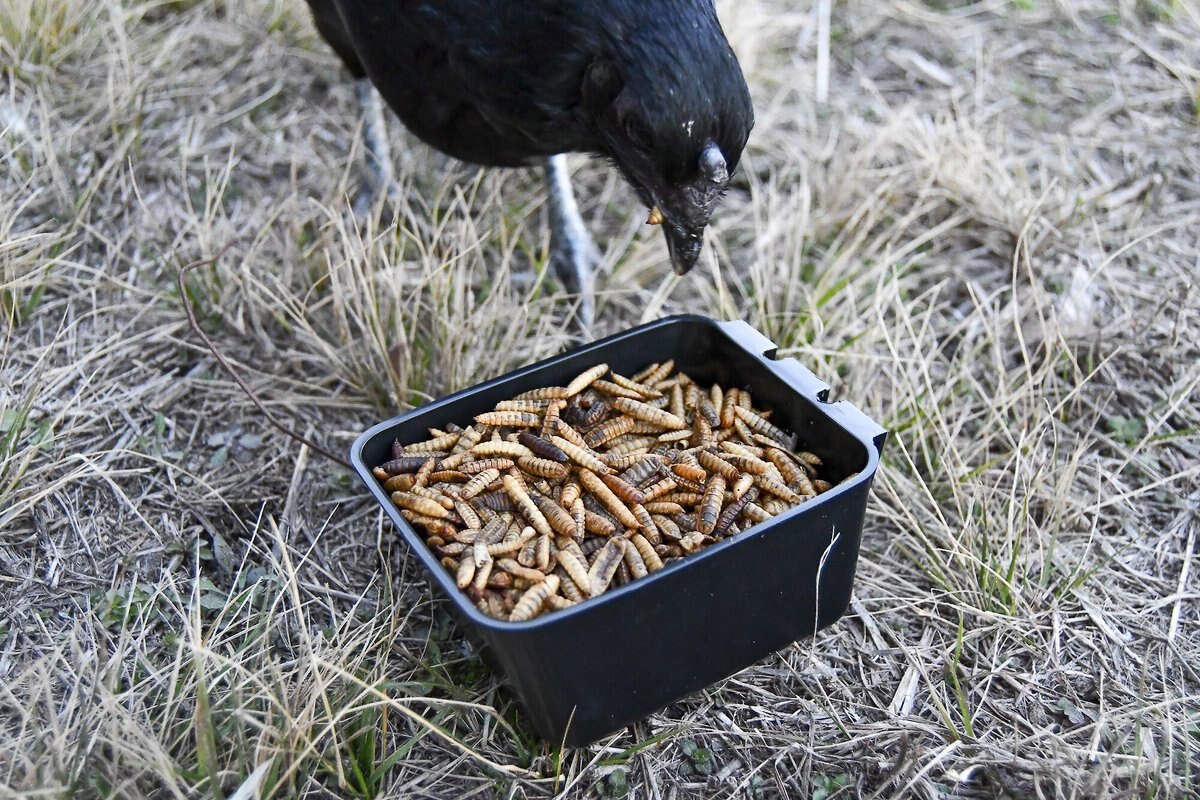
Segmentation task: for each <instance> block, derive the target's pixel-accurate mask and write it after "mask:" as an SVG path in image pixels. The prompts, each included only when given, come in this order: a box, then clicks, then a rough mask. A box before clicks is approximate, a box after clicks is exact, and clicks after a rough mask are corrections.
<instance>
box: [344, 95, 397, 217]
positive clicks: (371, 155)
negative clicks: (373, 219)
mask: <svg viewBox="0 0 1200 800" xmlns="http://www.w3.org/2000/svg"><path fill="white" fill-rule="evenodd" d="M354 93H355V94H356V95H357V96H358V103H359V105H360V106H361V107H362V112H363V129H362V136H363V150H364V153H363V179H362V184H361V185H360V186H359V189H358V192H357V193H356V194H355V195H354V200H353V201H352V207H353V209H354V214H355V216H358V217H364V216H366V215H367V214H368V213H370V211H371V208H372V207H373V206H374V205H375V200H376V199H377V198H378V197H379V196H380V195H383V196H384V197H386V198H388V199H389V200H396V199H397V198H399V197H400V185H399V184H398V183H396V172H395V169H394V167H393V165H392V150H391V146H390V145H389V144H388V138H387V123H386V122H385V121H384V117H383V98H381V97H380V96H379V92H377V91H375V87H374V86H373V85H372V84H371V81H370V80H368V79H367V78H360V79H359V81H358V83H356V84H355V86H354Z"/></svg>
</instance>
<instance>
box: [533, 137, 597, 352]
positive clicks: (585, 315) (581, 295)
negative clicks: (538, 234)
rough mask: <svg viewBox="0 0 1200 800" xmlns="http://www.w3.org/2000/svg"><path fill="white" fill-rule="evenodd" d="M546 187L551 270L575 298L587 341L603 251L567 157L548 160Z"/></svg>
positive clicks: (577, 317) (578, 323) (578, 322)
mask: <svg viewBox="0 0 1200 800" xmlns="http://www.w3.org/2000/svg"><path fill="white" fill-rule="evenodd" d="M546 183H547V184H548V187H549V190H550V266H551V267H553V269H554V272H555V274H557V275H558V279H559V281H561V282H562V285H563V288H565V289H566V290H567V291H568V292H569V293H570V294H572V295H574V296H575V313H574V323H575V327H576V328H577V329H578V330H579V332H580V333H581V334H582V335H583V336H585V337H586V336H587V335H588V334H589V333H590V331H591V329H592V323H593V322H594V321H595V313H596V301H595V288H594V287H595V283H594V273H595V270H596V267H597V265H599V263H600V259H601V255H600V251H599V250H598V249H596V245H595V243H594V242H593V241H592V237H591V235H589V234H588V232H587V228H585V227H584V225H583V219H582V218H581V217H580V216H579V206H577V205H576V204H575V193H574V191H572V189H571V176H570V175H568V174H567V157H566V156H565V155H561V154H560V155H556V156H551V157H550V158H548V159H546Z"/></svg>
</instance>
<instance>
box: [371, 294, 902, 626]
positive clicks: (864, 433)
mask: <svg viewBox="0 0 1200 800" xmlns="http://www.w3.org/2000/svg"><path fill="white" fill-rule="evenodd" d="M679 322H693V323H701V324H705V325H708V326H710V327H713V328H716V329H717V331H718V332H720V333H721V334H723V335H725V336H726V337H727V338H729V339H731V340H732V341H733V342H734V343H735V344H737V345H739V346H741V347H742V348H743V349H744V350H746V352H748V353H749V354H750V355H751V356H753V357H755V358H757V359H758V360H760V361H762V362H764V363H765V364H766V365H767V367H768V368H769V369H770V370H771V371H772V372H773V373H774V374H775V375H776V376H777V377H779V378H780V379H781V380H783V381H784V382H785V383H787V384H788V385H789V386H790V387H791V388H792V389H794V390H796V391H797V392H798V393H800V394H801V395H802V396H804V397H805V398H806V399H808V400H809V401H811V402H812V403H813V405H814V406H815V407H816V408H818V409H819V410H821V411H822V412H823V413H825V414H826V415H827V416H829V417H831V418H832V419H833V421H834V422H835V423H837V424H838V426H839V427H841V428H842V429H843V430H844V431H845V432H846V433H848V434H849V435H850V436H851V437H853V438H854V439H855V440H856V441H858V442H859V443H860V444H861V445H862V446H863V448H864V449H865V450H866V453H867V463H866V465H865V466H864V467H863V468H862V469H861V470H860V471H859V472H858V474H856V475H854V476H853V477H852V478H850V479H849V480H845V481H843V482H842V483H839V484H838V485H836V486H834V487H833V488H832V489H830V490H829V491H827V492H824V493H822V494H820V495H818V496H816V497H815V498H813V499H812V500H808V501H806V502H804V503H801V504H799V505H796V506H793V507H792V508H790V509H788V510H787V511H785V512H784V513H782V514H780V515H778V516H776V517H772V518H771V519H770V520H768V521H767V522H762V523H759V524H757V525H754V526H752V527H751V528H749V529H747V531H745V532H744V533H742V534H739V535H738V536H736V537H734V538H731V539H725V540H723V541H721V542H718V543H717V544H714V545H710V546H708V547H705V548H704V549H703V550H701V551H700V552H698V553H694V554H692V555H690V556H688V557H686V558H683V559H680V560H679V561H676V562H674V563H672V564H669V565H667V566H665V567H664V568H663V569H661V570H659V571H657V572H654V573H651V574H649V575H647V576H646V577H644V578H641V579H639V580H637V581H633V582H631V583H627V584H625V585H624V586H619V587H617V588H616V589H612V590H610V591H607V592H605V593H604V594H602V595H601V596H599V597H591V598H588V599H587V600H584V601H582V602H580V603H578V604H576V605H574V606H571V607H570V608H566V609H563V610H560V611H556V612H554V613H553V614H544V615H542V616H539V617H535V618H534V619H531V620H526V621H524V622H510V621H508V620H501V619H496V618H494V617H491V616H488V615H487V614H484V613H483V612H482V611H480V610H479V609H478V608H477V607H476V606H475V604H474V603H471V602H469V601H468V600H467V598H466V596H465V595H464V594H463V593H462V591H461V590H460V589H459V588H458V587H457V586H456V585H455V583H454V581H453V580H452V576H450V574H449V573H448V572H446V570H445V569H444V568H443V567H442V565H441V563H440V562H439V561H438V560H437V559H436V558H435V557H434V554H433V552H432V551H431V550H430V549H429V548H428V547H427V546H425V542H424V538H423V537H422V536H421V535H420V533H418V531H417V530H416V528H414V527H413V526H412V524H411V523H409V521H408V520H406V519H404V517H402V516H400V514H399V512H398V511H397V510H396V508H395V506H394V505H393V504H392V501H391V498H390V497H388V495H387V493H386V492H385V491H384V490H383V486H382V484H380V482H379V481H378V479H376V478H375V476H374V474H372V472H371V467H370V466H368V465H367V464H366V463H365V462H364V461H363V457H362V451H363V448H364V447H365V446H366V444H367V442H368V441H370V440H371V439H373V438H375V437H376V436H378V435H379V434H380V433H382V432H384V431H386V430H388V429H390V428H393V427H395V426H396V425H399V424H400V423H402V422H405V421H407V420H409V419H411V418H414V417H418V416H422V415H424V414H427V413H429V412H430V411H432V410H434V409H436V408H440V407H443V406H447V405H451V404H453V403H456V402H458V401H459V400H461V399H463V398H464V397H466V396H468V395H472V394H475V393H476V392H479V391H483V390H486V389H488V388H491V387H493V386H497V385H499V384H501V383H504V382H506V381H510V380H512V379H513V378H516V377H519V376H521V375H523V374H525V373H528V372H532V371H534V370H536V369H542V368H544V367H547V366H551V365H553V364H556V363H559V362H562V361H566V360H574V359H577V358H580V357H581V356H582V355H584V354H586V353H589V352H592V351H595V350H598V349H600V348H602V347H607V346H608V345H610V344H612V343H614V342H617V341H620V340H621V339H624V338H628V337H631V336H634V335H638V334H642V333H644V332H645V331H647V330H653V329H654V328H658V327H663V326H666V325H670V324H676V323H679ZM776 350H777V348H776V345H775V344H774V342H772V341H771V340H770V339H768V338H767V337H766V336H764V335H762V334H761V333H759V332H758V331H757V330H755V329H754V328H752V327H751V326H750V325H748V324H747V323H745V322H743V321H742V320H730V321H720V320H716V319H713V318H711V317H706V316H702V315H700V314H675V315H672V316H668V317H663V318H661V319H658V320H655V321H653V322H649V323H645V324H642V325H637V326H635V327H632V328H628V329H626V330H624V331H621V332H619V333H616V334H612V335H610V336H606V337H605V338H603V339H598V340H596V341H594V342H590V343H588V344H586V345H582V346H580V347H577V348H574V349H571V350H567V351H565V352H563V353H560V354H558V355H556V356H551V357H549V358H546V359H542V360H541V361H536V362H534V363H532V364H527V365H525V366H523V367H518V368H517V369H514V370H511V371H509V372H506V373H504V374H502V375H498V376H496V377H494V378H490V379H489V380H486V381H484V382H482V383H477V384H474V385H472V386H468V387H466V388H463V389H460V390H458V391H457V392H454V393H452V394H449V395H446V396H445V397H442V398H439V399H437V400H434V401H433V402H431V403H426V404H425V405H421V406H417V407H416V408H413V409H410V410H409V411H406V412H404V413H401V414H398V415H396V416H394V417H391V418H390V419H387V420H384V421H382V422H378V423H376V424H375V425H372V426H371V427H370V428H368V429H367V430H365V431H364V432H363V433H361V434H359V436H358V437H357V438H356V439H355V440H354V443H353V444H352V445H351V446H350V463H351V464H353V466H354V470H355V471H356V472H357V473H358V476H359V478H360V479H361V480H362V482H363V483H364V484H365V485H366V487H367V489H368V491H370V492H371V494H372V495H373V496H374V497H375V499H376V500H377V501H378V502H379V503H380V505H381V506H382V507H383V510H384V511H385V512H386V513H387V515H388V517H389V518H390V519H391V520H392V522H393V524H395V525H396V527H397V528H398V529H399V530H400V531H401V532H402V533H403V534H404V538H405V540H406V541H407V543H408V544H409V546H410V547H411V549H412V550H413V551H415V554H416V556H417V557H418V558H419V559H420V561H421V563H422V564H424V565H425V567H426V569H427V571H428V572H429V573H431V576H432V578H433V580H435V581H437V582H438V584H439V585H440V586H441V587H442V589H443V591H444V594H445V599H448V600H450V601H451V602H453V603H454V604H455V606H456V607H457V608H458V609H459V610H460V611H461V612H462V613H463V614H464V615H465V616H466V617H468V618H469V619H470V620H471V621H472V622H473V623H475V624H476V625H479V626H481V627H484V628H487V629H490V630H493V631H500V632H515V631H532V630H537V629H539V628H545V627H550V626H554V625H560V624H569V623H570V621H571V620H572V619H573V618H574V617H575V616H577V615H579V614H583V613H587V612H588V611H589V610H590V609H592V608H595V607H597V606H599V605H600V604H603V603H608V602H616V601H617V599H619V598H621V597H623V596H624V595H627V594H629V593H631V592H636V591H637V590H638V589H639V588H640V587H642V586H644V585H646V584H647V582H648V581H655V580H662V579H665V578H666V576H669V575H675V574H677V573H679V572H681V571H683V570H686V569H689V568H691V566H692V565H695V564H697V563H700V562H701V560H702V559H710V558H714V557H719V556H720V554H721V553H723V552H724V551H726V550H728V549H729V548H731V547H736V546H738V545H740V544H742V543H744V542H747V541H750V540H753V539H757V538H759V537H760V536H763V535H765V534H766V533H768V532H769V531H771V530H772V529H773V528H775V527H777V526H778V525H780V524H784V523H786V522H787V521H788V520H790V519H791V518H792V517H794V516H796V515H797V514H800V513H805V512H806V511H807V509H810V508H812V507H814V506H820V505H822V504H824V503H826V502H829V501H830V500H831V499H832V498H834V497H836V496H837V495H839V494H843V493H845V492H848V491H852V490H853V489H854V488H856V487H858V486H859V485H861V484H862V483H863V482H864V481H869V480H871V479H872V478H873V477H874V474H875V472H876V470H877V468H878V466H879V452H880V448H881V447H882V445H883V438H884V437H886V435H887V432H886V431H885V430H884V429H883V428H882V427H881V426H880V425H879V424H878V423H876V422H874V421H873V420H871V419H870V418H869V417H867V416H866V415H864V414H863V413H862V412H861V411H859V410H858V409H857V408H855V407H854V406H853V405H851V404H850V403H848V402H846V401H844V400H842V401H838V402H835V403H831V402H829V401H828V400H827V399H826V397H827V393H828V390H829V387H828V385H827V384H825V383H824V382H822V381H821V380H820V379H818V378H817V377H816V376H815V375H813V373H811V372H810V371H809V370H807V369H806V368H804V367H803V366H802V365H800V364H799V363H798V362H797V361H796V360H795V359H792V358H787V359H777V358H776V357H775V353H776Z"/></svg>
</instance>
